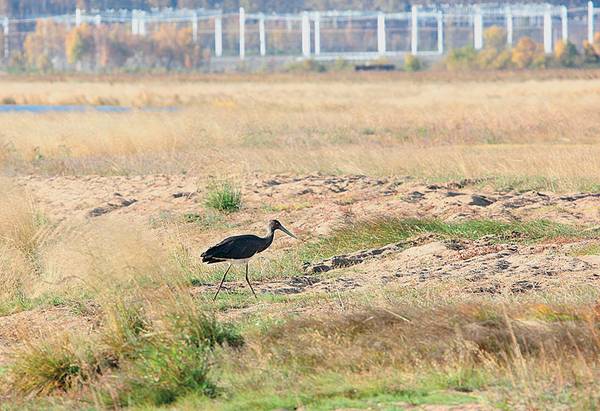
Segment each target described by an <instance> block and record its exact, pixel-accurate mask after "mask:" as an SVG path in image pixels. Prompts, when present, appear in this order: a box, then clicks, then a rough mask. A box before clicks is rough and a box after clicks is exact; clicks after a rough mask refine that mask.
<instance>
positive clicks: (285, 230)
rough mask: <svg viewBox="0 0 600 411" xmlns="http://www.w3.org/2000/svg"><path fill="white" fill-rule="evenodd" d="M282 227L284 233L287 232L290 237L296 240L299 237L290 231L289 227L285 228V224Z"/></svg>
mask: <svg viewBox="0 0 600 411" xmlns="http://www.w3.org/2000/svg"><path fill="white" fill-rule="evenodd" d="M280 228H281V231H283V232H284V233H286V234H287V235H289V236H290V237H292V238H295V239H296V240H297V239H298V237H296V236H295V235H294V234H292V233H290V232H289V231H288V229H287V228H285V227H284V226H280Z"/></svg>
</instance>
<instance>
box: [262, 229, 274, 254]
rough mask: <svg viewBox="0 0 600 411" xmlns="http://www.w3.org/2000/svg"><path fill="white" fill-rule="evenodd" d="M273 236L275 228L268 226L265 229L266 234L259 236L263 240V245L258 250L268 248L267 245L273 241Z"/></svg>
mask: <svg viewBox="0 0 600 411" xmlns="http://www.w3.org/2000/svg"><path fill="white" fill-rule="evenodd" d="M273 237H275V230H272V229H271V228H270V227H269V228H268V231H267V235H266V236H264V237H261V238H262V240H263V242H264V243H263V245H262V247H261V249H260V251H259V252H261V251H264V250H266V249H267V248H269V246H270V245H271V243H273Z"/></svg>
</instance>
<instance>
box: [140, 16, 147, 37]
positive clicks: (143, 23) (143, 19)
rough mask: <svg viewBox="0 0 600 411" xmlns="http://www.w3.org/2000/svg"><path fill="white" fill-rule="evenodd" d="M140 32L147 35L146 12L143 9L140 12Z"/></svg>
mask: <svg viewBox="0 0 600 411" xmlns="http://www.w3.org/2000/svg"><path fill="white" fill-rule="evenodd" d="M138 32H139V35H140V36H145V35H146V12H145V11H143V10H142V11H140V14H139V20H138Z"/></svg>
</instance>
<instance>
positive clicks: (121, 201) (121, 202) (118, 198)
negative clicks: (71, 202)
mask: <svg viewBox="0 0 600 411" xmlns="http://www.w3.org/2000/svg"><path fill="white" fill-rule="evenodd" d="M114 196H115V198H114V200H112V201H111V202H109V203H108V204H107V205H106V206H104V207H96V208H94V209H92V210H91V211H90V212H89V213H88V216H89V217H99V216H101V215H103V214H107V213H110V212H111V211H114V210H116V209H118V208H123V207H129V206H130V205H132V204H133V203H136V202H137V200H136V199H135V198H130V199H127V198H124V197H123V196H122V195H121V194H119V193H115V194H114Z"/></svg>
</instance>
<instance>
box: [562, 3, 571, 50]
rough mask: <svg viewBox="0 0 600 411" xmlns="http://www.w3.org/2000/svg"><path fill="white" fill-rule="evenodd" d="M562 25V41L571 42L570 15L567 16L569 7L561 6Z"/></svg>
mask: <svg viewBox="0 0 600 411" xmlns="http://www.w3.org/2000/svg"><path fill="white" fill-rule="evenodd" d="M560 23H561V26H562V36H561V39H562V41H563V43H566V42H567V41H569V15H568V14H567V6H561V8H560Z"/></svg>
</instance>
